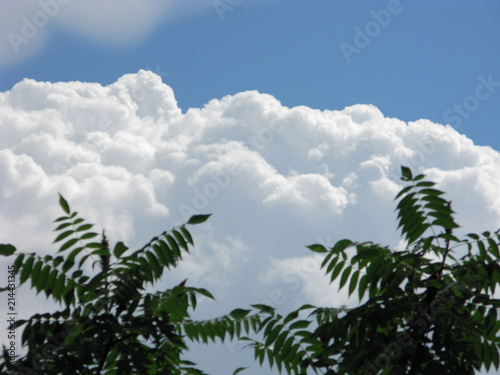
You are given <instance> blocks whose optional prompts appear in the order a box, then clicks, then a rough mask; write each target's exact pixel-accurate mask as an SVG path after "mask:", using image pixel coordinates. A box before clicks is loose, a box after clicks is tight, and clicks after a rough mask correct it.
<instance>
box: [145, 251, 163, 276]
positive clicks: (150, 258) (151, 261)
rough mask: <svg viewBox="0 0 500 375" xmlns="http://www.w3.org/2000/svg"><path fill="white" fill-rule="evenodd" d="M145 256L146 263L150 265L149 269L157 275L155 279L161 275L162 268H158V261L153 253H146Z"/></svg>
mask: <svg viewBox="0 0 500 375" xmlns="http://www.w3.org/2000/svg"><path fill="white" fill-rule="evenodd" d="M145 254H146V258H148V263H149V264H150V265H151V267H152V269H153V271H154V272H155V274H156V275H157V277H159V276H160V275H161V273H162V268H161V266H160V262H158V259H157V258H156V256H155V255H154V253H152V252H151V251H146V252H145Z"/></svg>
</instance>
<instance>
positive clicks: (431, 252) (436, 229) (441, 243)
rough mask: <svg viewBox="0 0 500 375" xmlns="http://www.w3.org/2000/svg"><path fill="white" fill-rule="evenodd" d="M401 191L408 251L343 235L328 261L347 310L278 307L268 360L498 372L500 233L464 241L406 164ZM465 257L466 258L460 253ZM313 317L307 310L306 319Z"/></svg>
mask: <svg viewBox="0 0 500 375" xmlns="http://www.w3.org/2000/svg"><path fill="white" fill-rule="evenodd" d="M402 176H403V177H402V180H403V181H405V182H406V183H407V184H408V185H407V186H406V187H404V188H403V189H402V190H401V192H400V193H399V194H398V195H397V197H396V199H398V200H399V204H398V206H397V211H398V219H399V228H401V230H402V235H403V236H404V239H405V240H406V244H407V245H406V248H405V249H404V250H398V251H393V250H391V249H389V248H388V247H386V246H381V245H378V244H374V243H372V242H362V243H359V242H352V241H350V240H347V239H344V240H341V241H338V242H337V243H336V244H335V245H334V246H333V247H332V248H330V249H327V248H326V247H324V246H323V245H320V244H316V245H311V246H309V249H310V250H312V251H314V252H316V253H320V254H323V255H324V256H325V258H324V260H323V263H322V268H325V269H326V274H327V275H328V276H329V278H330V280H331V281H332V282H333V281H336V280H337V281H338V283H339V287H340V288H347V291H348V293H349V295H352V294H353V293H354V292H355V291H357V295H358V297H359V299H360V301H361V302H363V303H362V304H360V306H359V307H356V308H352V309H347V308H342V309H333V308H314V307H313V306H310V305H306V306H303V307H301V308H300V309H298V310H297V311H294V312H292V313H290V314H288V315H287V316H281V315H279V314H276V313H275V311H274V310H273V309H270V311H269V317H268V318H267V319H265V320H263V321H262V325H261V327H260V331H261V332H263V338H262V340H261V341H259V340H255V339H248V340H250V345H251V346H252V347H253V348H254V351H255V357H256V358H257V359H258V360H259V361H260V363H261V364H262V363H263V361H264V360H265V359H266V358H267V361H268V362H269V364H270V365H271V367H273V366H276V367H277V368H278V369H279V370H280V372H281V371H282V370H286V372H287V373H288V374H306V373H311V372H314V373H319V374H349V375H354V374H410V375H415V374H458V373H459V374H474V371H475V370H479V369H480V368H481V366H484V367H485V368H486V369H489V368H490V367H491V366H492V365H493V366H494V367H495V368H496V369H498V368H499V362H500V360H499V353H498V348H499V337H498V331H499V329H500V321H498V319H497V317H498V310H497V309H498V307H499V305H500V300H498V299H495V298H493V293H494V291H495V288H496V286H497V284H498V283H499V282H500V267H499V264H498V260H499V243H500V234H499V231H497V232H495V233H494V234H492V233H489V232H484V233H482V235H478V234H473V233H471V234H468V235H466V236H465V238H462V239H459V238H457V237H456V236H455V235H454V230H455V229H456V228H458V225H457V224H456V223H455V220H454V218H453V213H454V212H453V211H452V209H451V202H449V201H447V200H445V199H444V198H443V197H442V196H443V194H444V193H443V192H441V191H439V190H437V189H435V188H434V185H435V184H434V183H433V182H430V181H424V178H425V176H424V175H419V176H416V177H413V175H412V173H411V171H410V169H408V168H406V167H402ZM459 253H461V254H460V255H459ZM307 312H309V314H306V313H307Z"/></svg>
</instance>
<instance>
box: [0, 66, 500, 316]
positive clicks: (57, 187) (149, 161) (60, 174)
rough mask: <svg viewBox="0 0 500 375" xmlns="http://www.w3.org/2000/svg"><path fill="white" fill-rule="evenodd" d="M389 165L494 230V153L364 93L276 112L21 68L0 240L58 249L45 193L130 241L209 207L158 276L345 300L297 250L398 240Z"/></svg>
mask: <svg viewBox="0 0 500 375" xmlns="http://www.w3.org/2000/svg"><path fill="white" fill-rule="evenodd" d="M402 164H404V165H408V166H410V167H411V168H412V169H413V170H414V171H415V172H424V173H426V174H428V176H429V178H432V179H433V180H435V181H437V182H439V186H438V187H439V188H441V189H443V190H445V191H446V192H448V193H449V195H448V196H449V197H451V198H452V199H453V208H454V209H455V211H457V212H458V214H457V220H458V222H459V223H460V224H461V225H462V226H463V227H464V229H463V230H464V231H467V232H470V231H480V230H483V229H484V230H486V229H488V230H495V229H497V228H498V227H500V197H499V196H498V191H499V189H500V154H499V153H498V152H497V151H495V150H493V149H491V148H489V147H479V146H475V145H474V144H473V143H472V142H471V141H470V140H469V139H467V138H466V137H464V136H463V135H460V134H459V133H457V132H456V131H455V130H454V129H452V128H451V127H449V126H443V125H440V124H436V123H431V122H429V121H427V120H419V121H415V122H410V123H405V122H403V121H400V120H398V119H394V118H387V117H385V116H384V115H383V114H382V113H381V112H380V111H379V110H378V109H377V108H376V107H374V106H372V105H360V104H358V105H353V106H351V107H348V108H345V109H343V110H341V111H329V110H325V111H319V110H315V109H311V108H308V107H295V108H287V107H284V106H282V105H281V103H280V102H279V101H278V100H276V98H274V97H272V96H270V95H266V94H260V93H258V92H255V91H248V92H243V93H239V94H236V95H234V96H227V97H224V98H221V99H213V100H211V101H210V102H209V103H207V104H206V105H205V106H204V107H203V108H192V109H190V110H188V111H187V112H186V113H182V112H181V110H180V109H179V108H178V106H177V103H176V100H175V97H174V93H173V91H172V89H171V88H170V87H168V86H166V85H164V84H163V83H162V82H161V79H160V77H158V76H156V75H155V74H153V73H151V72H146V71H140V72H139V73H137V74H130V75H125V76H123V77H121V78H120V79H119V80H118V81H117V82H115V83H113V84H111V85H109V86H106V87H104V86H101V85H99V84H91V83H81V82H69V83H41V82H35V81H33V80H24V81H22V82H19V83H18V84H17V85H15V86H14V87H13V88H12V90H10V91H7V92H4V93H0V207H1V208H2V209H1V210H0V228H1V229H0V241H2V242H10V243H13V244H15V245H16V246H18V247H19V248H21V249H24V250H26V251H34V250H39V251H42V252H53V251H55V249H54V247H53V246H51V245H50V243H51V242H52V240H53V237H54V233H51V230H52V229H53V227H52V224H51V221H52V220H53V219H54V218H56V217H57V216H59V214H60V211H59V208H58V207H57V193H58V192H60V193H62V194H63V195H64V196H65V197H66V198H67V199H68V201H69V202H70V204H71V206H72V207H73V208H74V209H77V210H78V211H79V212H80V214H81V215H83V216H84V217H86V218H88V219H89V220H90V221H91V222H95V223H97V224H98V225H99V226H100V227H99V228H102V227H104V228H106V231H107V233H108V235H109V237H110V239H111V240H115V241H116V240H124V241H126V242H127V243H128V244H130V245H132V246H134V247H136V246H140V245H142V244H143V243H145V242H146V241H147V240H149V239H150V238H151V237H152V236H154V235H155V234H157V233H160V232H161V231H163V230H165V229H168V228H170V227H172V226H173V225H176V224H180V223H182V222H184V221H185V220H186V219H187V218H188V217H189V216H190V215H191V214H196V213H213V216H212V217H211V218H210V220H209V222H208V223H207V224H206V225H205V224H204V225H202V226H200V227H199V228H198V227H197V228H193V233H194V234H195V242H196V245H197V246H196V250H195V251H193V253H192V255H191V256H190V257H188V258H187V259H186V261H185V262H184V263H182V264H181V266H180V268H179V269H178V270H176V271H175V272H174V274H173V278H174V279H173V280H170V279H169V281H167V282H169V283H171V282H174V281H175V280H181V279H184V278H189V280H190V281H189V282H190V283H191V284H193V285H199V286H204V287H207V288H208V289H210V290H211V291H212V292H214V294H215V295H216V296H217V297H218V300H219V304H218V306H217V307H211V309H212V310H210V312H213V313H216V312H217V313H221V312H225V311H228V310H229V308H232V307H236V306H246V305H248V304H250V303H253V302H265V303H269V304H274V305H276V306H278V307H279V308H283V309H285V308H286V309H287V308H290V307H297V305H298V304H300V303H306V302H308V303H315V304H329V305H339V304H346V303H351V302H350V301H348V300H347V297H346V296H345V294H338V293H337V291H336V287H335V285H333V286H330V285H329V284H328V281H327V280H326V278H324V277H323V273H322V271H318V267H319V264H320V258H318V257H317V256H312V254H310V252H308V250H307V249H306V248H305V246H306V245H308V244H312V243H316V242H322V243H324V244H327V245H333V243H335V242H336V241H338V240H340V239H342V238H350V239H353V240H359V241H361V240H373V241H376V242H381V243H383V244H389V245H394V246H396V245H397V244H398V240H399V237H398V233H397V231H396V220H395V215H394V208H395V204H394V201H393V199H394V196H395V194H396V193H397V191H398V190H399V189H400V188H401V183H400V182H401V181H400V180H399V170H400V166H401V165H402ZM306 266H307V267H306ZM304 267H306V268H307V270H305V269H304Z"/></svg>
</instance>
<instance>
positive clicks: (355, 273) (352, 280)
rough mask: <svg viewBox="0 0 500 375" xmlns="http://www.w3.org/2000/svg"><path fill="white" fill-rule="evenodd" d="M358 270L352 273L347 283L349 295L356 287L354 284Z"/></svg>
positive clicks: (356, 280)
mask: <svg viewBox="0 0 500 375" xmlns="http://www.w3.org/2000/svg"><path fill="white" fill-rule="evenodd" d="M358 277H359V271H356V272H354V273H353V274H352V277H351V282H350V283H349V296H350V295H351V294H352V293H353V292H354V290H355V289H356V285H357V284H358Z"/></svg>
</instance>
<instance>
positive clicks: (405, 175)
mask: <svg viewBox="0 0 500 375" xmlns="http://www.w3.org/2000/svg"><path fill="white" fill-rule="evenodd" d="M401 176H402V178H401V179H402V180H403V181H410V180H412V179H413V175H412V173H411V170H410V168H408V167H405V166H403V165H402V166H401Z"/></svg>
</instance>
